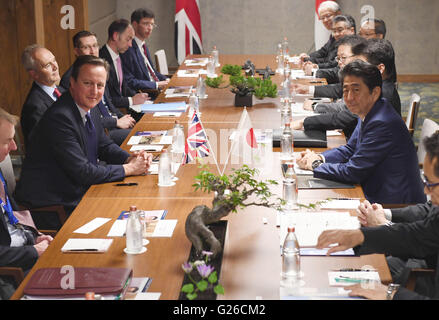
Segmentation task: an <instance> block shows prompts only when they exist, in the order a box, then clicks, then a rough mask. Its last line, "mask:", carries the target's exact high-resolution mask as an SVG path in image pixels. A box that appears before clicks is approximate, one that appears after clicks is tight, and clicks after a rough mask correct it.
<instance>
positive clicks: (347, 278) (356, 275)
mask: <svg viewBox="0 0 439 320" xmlns="http://www.w3.org/2000/svg"><path fill="white" fill-rule="evenodd" d="M328 279H329V285H330V286H336V287H345V286H351V285H354V284H358V283H367V282H368V281H377V282H381V281H380V275H379V274H378V272H377V271H330V272H328Z"/></svg>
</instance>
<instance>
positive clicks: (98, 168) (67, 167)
mask: <svg viewBox="0 0 439 320" xmlns="http://www.w3.org/2000/svg"><path fill="white" fill-rule="evenodd" d="M107 74H108V63H107V62H106V61H104V60H102V59H100V58H97V57H94V56H89V55H87V56H81V57H78V59H76V61H75V63H74V64H73V70H72V76H71V78H70V79H71V80H70V89H69V92H66V94H64V95H63V96H62V97H61V98H60V99H59V100H58V101H57V102H56V103H55V104H54V105H53V107H52V108H50V109H49V110H48V111H47V112H46V113H45V114H44V116H43V118H42V119H41V121H40V123H39V124H38V126H37V128H36V129H35V130H36V131H35V134H34V135H33V136H32V140H31V146H30V149H29V150H28V152H27V155H26V159H25V160H24V163H23V168H22V172H21V177H20V180H19V182H18V184H17V187H16V189H15V199H16V200H17V201H18V202H19V203H23V204H26V205H29V206H31V207H33V208H35V207H42V206H51V205H63V206H64V207H65V209H66V211H67V212H68V213H69V212H72V211H73V209H74V208H75V207H76V205H77V204H78V203H79V201H80V200H81V198H82V196H83V195H84V193H85V192H86V191H87V189H88V188H89V187H90V186H91V185H93V184H99V183H105V182H113V181H120V180H123V179H124V178H125V177H126V176H132V175H142V174H145V173H146V172H147V171H148V168H149V166H150V164H151V161H152V156H151V155H150V154H147V153H145V152H141V153H139V154H134V155H132V156H130V154H128V153H127V152H126V151H124V150H122V149H121V148H120V147H119V146H118V145H116V144H115V143H114V142H112V141H111V140H110V138H108V137H107V136H106V135H105V133H104V130H103V128H102V124H101V121H100V119H99V118H97V116H96V113H95V112H94V109H93V108H94V107H95V106H96V105H97V104H98V103H99V101H101V100H102V96H103V94H104V90H105V83H106V80H107ZM104 162H105V163H104ZM49 222H51V221H44V222H43V223H47V224H49ZM35 223H36V224H37V220H35ZM56 226H57V225H56V223H55V227H56ZM50 227H52V228H53V226H50Z"/></svg>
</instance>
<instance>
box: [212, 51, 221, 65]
mask: <svg viewBox="0 0 439 320" xmlns="http://www.w3.org/2000/svg"><path fill="white" fill-rule="evenodd" d="M212 57H213V59H214V62H215V67H219V66H220V63H219V52H218V49H217V48H216V46H213V49H212Z"/></svg>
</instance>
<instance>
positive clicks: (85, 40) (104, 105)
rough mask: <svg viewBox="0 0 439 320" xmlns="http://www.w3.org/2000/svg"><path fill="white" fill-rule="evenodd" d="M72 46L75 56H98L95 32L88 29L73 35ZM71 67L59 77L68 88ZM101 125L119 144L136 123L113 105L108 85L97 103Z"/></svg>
mask: <svg viewBox="0 0 439 320" xmlns="http://www.w3.org/2000/svg"><path fill="white" fill-rule="evenodd" d="M73 47H74V52H75V56H76V57H80V56H83V55H92V56H95V57H99V45H98V40H97V38H96V34H94V33H93V32H90V31H80V32H78V33H76V34H75V35H74V36H73ZM71 75H72V67H70V68H69V69H68V70H67V72H66V73H65V74H64V75H63V76H62V78H61V85H62V86H63V87H64V88H65V89H66V90H68V89H69V88H70V77H71ZM97 110H98V111H99V112H98V113H99V116H100V118H101V121H102V125H103V127H104V128H105V129H107V130H108V134H109V136H110V138H111V140H113V141H114V142H115V143H116V144H117V145H119V146H120V145H121V144H122V143H123V141H124V140H125V139H126V137H127V136H128V135H129V133H130V132H131V129H132V128H133V127H134V125H135V124H136V121H135V120H134V119H133V117H132V116H131V115H129V114H126V115H124V114H123V113H122V112H121V111H120V110H119V109H118V108H116V107H115V106H114V105H113V102H112V100H111V96H110V92H109V91H108V87H106V88H105V92H104V96H103V98H102V101H100V102H99V104H98V105H97Z"/></svg>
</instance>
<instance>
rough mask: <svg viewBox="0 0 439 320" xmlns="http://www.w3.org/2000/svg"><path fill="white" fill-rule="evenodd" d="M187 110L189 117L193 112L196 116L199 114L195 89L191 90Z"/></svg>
mask: <svg viewBox="0 0 439 320" xmlns="http://www.w3.org/2000/svg"><path fill="white" fill-rule="evenodd" d="M189 110H190V112H189V117H192V115H193V112H194V111H196V112H197V114H200V108H199V104H198V97H197V94H196V89H192V92H191V95H190V96H189Z"/></svg>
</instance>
